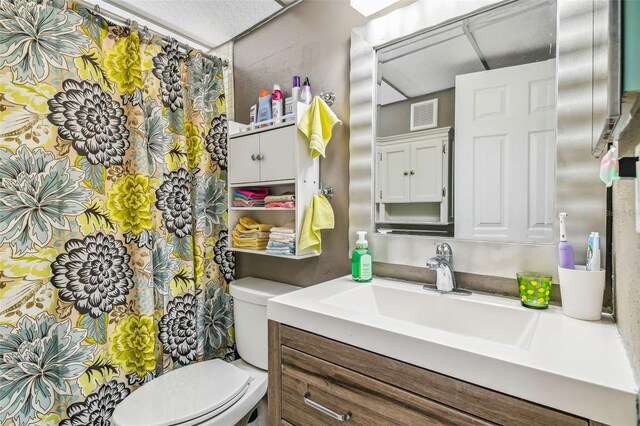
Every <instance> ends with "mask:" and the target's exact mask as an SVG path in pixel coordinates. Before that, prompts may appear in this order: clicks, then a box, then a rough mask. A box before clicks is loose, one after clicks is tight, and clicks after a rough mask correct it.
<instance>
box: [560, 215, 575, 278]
mask: <svg viewBox="0 0 640 426" xmlns="http://www.w3.org/2000/svg"><path fill="white" fill-rule="evenodd" d="M567 216H568V215H567V214H566V213H565V212H562V213H560V243H559V244H558V255H559V257H560V263H559V264H560V267H561V268H565V269H574V268H575V267H576V263H575V260H574V256H573V247H572V246H571V244H569V243H568V242H567V228H566V224H565V220H566V219H567Z"/></svg>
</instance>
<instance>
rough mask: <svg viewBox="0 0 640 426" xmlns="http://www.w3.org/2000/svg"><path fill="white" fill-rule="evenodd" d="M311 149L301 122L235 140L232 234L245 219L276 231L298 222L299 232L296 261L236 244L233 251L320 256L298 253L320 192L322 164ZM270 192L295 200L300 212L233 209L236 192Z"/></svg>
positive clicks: (249, 132) (231, 166)
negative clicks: (304, 223)
mask: <svg viewBox="0 0 640 426" xmlns="http://www.w3.org/2000/svg"><path fill="white" fill-rule="evenodd" d="M299 112H300V111H299ZM298 116H301V114H298ZM308 145H309V144H308V141H307V139H306V137H305V136H304V135H303V134H302V133H301V132H300V131H299V130H298V129H297V126H296V123H295V122H288V123H278V124H274V125H272V126H268V127H259V128H255V129H249V130H247V131H244V132H240V133H236V134H233V135H230V136H229V195H228V196H229V206H230V207H229V214H228V223H227V226H228V229H229V231H230V232H231V231H232V230H233V228H234V227H235V226H236V225H237V223H238V220H239V219H240V218H241V217H243V216H249V217H252V218H254V219H255V220H257V221H258V222H260V223H266V224H272V225H275V226H282V225H284V224H286V223H288V222H294V224H295V231H296V238H295V240H296V248H295V254H294V255H290V256H286V255H275V254H271V253H266V252H265V251H264V250H251V249H246V248H240V247H234V245H233V239H232V238H230V241H229V250H232V251H236V252H239V253H251V254H257V255H266V256H275V257H282V258H287V259H306V258H310V257H314V256H318V255H319V254H318V253H317V252H316V251H314V250H312V249H306V250H302V251H301V250H299V249H298V238H299V236H300V229H301V227H302V221H303V219H304V212H305V210H306V209H307V207H308V206H309V203H310V201H311V197H312V196H313V195H315V194H317V193H318V192H319V188H320V180H319V175H320V165H319V159H318V158H315V159H312V158H311V153H310V151H309V148H308ZM265 187H266V188H269V194H270V195H281V194H282V193H285V192H287V193H293V194H295V208H284V207H276V208H266V207H234V206H233V198H234V193H235V190H237V189H239V188H245V189H247V188H265Z"/></svg>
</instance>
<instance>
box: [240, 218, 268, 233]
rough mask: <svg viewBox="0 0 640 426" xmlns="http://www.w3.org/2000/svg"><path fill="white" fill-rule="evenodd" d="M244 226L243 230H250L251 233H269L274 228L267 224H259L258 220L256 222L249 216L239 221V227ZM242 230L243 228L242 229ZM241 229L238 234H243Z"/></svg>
mask: <svg viewBox="0 0 640 426" xmlns="http://www.w3.org/2000/svg"><path fill="white" fill-rule="evenodd" d="M240 225H241V226H243V227H244V229H243V230H245V229H246V230H249V231H252V232H253V231H256V230H258V231H262V232H268V231H269V230H270V229H271V228H273V225H267V224H265V223H258V221H257V220H255V219H254V218H252V217H249V216H242V217H241V218H240V219H238V225H237V227H238V226H240ZM240 229H242V228H240ZM240 229H238V232H242V231H241V230H240Z"/></svg>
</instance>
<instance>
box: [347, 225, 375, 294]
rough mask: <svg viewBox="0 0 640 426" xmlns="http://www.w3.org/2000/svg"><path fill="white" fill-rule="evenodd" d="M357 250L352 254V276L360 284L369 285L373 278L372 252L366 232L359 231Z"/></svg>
mask: <svg viewBox="0 0 640 426" xmlns="http://www.w3.org/2000/svg"><path fill="white" fill-rule="evenodd" d="M357 234H358V240H357V241H356V249H355V250H354V251H353V253H352V254H351V276H352V277H353V280H354V281H356V282H359V283H368V282H369V281H371V279H372V278H373V271H372V268H371V263H372V260H371V251H370V250H369V243H368V242H367V239H366V237H365V236H366V235H367V232H366V231H358V232H357Z"/></svg>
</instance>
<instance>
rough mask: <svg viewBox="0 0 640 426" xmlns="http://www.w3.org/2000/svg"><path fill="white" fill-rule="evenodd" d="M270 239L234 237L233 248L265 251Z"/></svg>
mask: <svg viewBox="0 0 640 426" xmlns="http://www.w3.org/2000/svg"><path fill="white" fill-rule="evenodd" d="M268 243H269V239H268V238H266V239H258V238H235V237H233V246H234V247H237V248H246V249H253V250H264V249H266V248H267V244H268Z"/></svg>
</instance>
